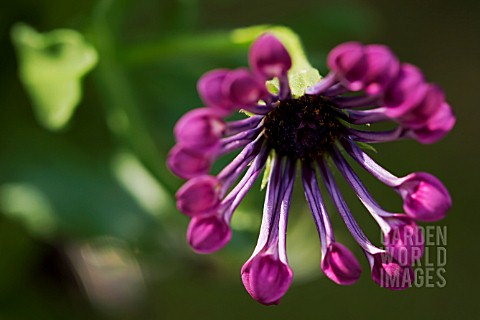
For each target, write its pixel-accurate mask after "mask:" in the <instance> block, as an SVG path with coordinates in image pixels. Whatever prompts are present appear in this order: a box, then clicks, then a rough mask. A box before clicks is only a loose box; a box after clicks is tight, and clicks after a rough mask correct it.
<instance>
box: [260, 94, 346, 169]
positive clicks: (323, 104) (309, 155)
mask: <svg viewBox="0 0 480 320" xmlns="http://www.w3.org/2000/svg"><path fill="white" fill-rule="evenodd" d="M334 106H335V105H334V104H333V103H332V102H330V101H327V100H325V99H323V98H322V97H319V96H310V95H304V96H302V97H301V98H298V99H288V100H283V101H281V102H280V105H279V106H277V107H276V108H275V109H274V110H272V111H271V112H270V113H268V114H267V115H266V117H265V136H266V138H267V141H268V144H269V145H270V146H271V147H272V148H273V149H275V151H276V152H277V153H278V154H279V155H284V156H288V157H290V158H293V159H302V160H314V159H317V158H318V157H320V156H321V155H322V154H324V153H325V152H326V151H328V149H329V148H330V147H331V145H332V144H333V143H334V142H335V140H337V138H338V137H339V135H340V134H341V131H342V127H343V126H342V124H341V123H340V122H339V121H338V119H337V118H336V117H335V114H334V111H333V109H332V108H333V107H334Z"/></svg>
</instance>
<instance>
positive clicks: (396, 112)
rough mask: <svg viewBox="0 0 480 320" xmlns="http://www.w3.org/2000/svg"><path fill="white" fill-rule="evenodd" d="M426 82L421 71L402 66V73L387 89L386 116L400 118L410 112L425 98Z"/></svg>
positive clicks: (385, 100)
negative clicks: (424, 86)
mask: <svg viewBox="0 0 480 320" xmlns="http://www.w3.org/2000/svg"><path fill="white" fill-rule="evenodd" d="M424 81H425V79H424V76H423V74H422V72H421V71H420V69H418V68H417V67H416V66H414V65H412V64H409V63H404V64H402V65H401V66H400V72H399V73H398V75H397V77H396V78H395V79H394V80H393V81H392V82H391V83H390V85H389V86H388V87H387V89H386V91H385V94H384V97H383V101H384V107H386V108H387V111H386V114H387V115H388V116H389V117H391V118H398V117H400V116H402V115H403V114H405V113H407V112H408V111H410V110H411V109H412V107H414V106H415V105H416V104H417V103H418V101H419V100H420V99H421V98H422V96H423V90H422V84H423V83H424Z"/></svg>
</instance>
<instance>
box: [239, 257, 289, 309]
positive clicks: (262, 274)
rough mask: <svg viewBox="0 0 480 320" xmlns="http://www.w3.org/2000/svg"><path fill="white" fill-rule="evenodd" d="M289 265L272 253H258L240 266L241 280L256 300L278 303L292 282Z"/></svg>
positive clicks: (265, 302)
mask: <svg viewBox="0 0 480 320" xmlns="http://www.w3.org/2000/svg"><path fill="white" fill-rule="evenodd" d="M292 278H293V272H292V270H291V269H290V267H289V266H288V265H287V264H285V263H283V262H282V261H280V260H279V259H278V257H275V256H274V255H272V254H265V253H259V254H258V255H256V256H255V257H253V258H252V259H251V260H249V261H248V262H247V263H245V265H244V266H243V267H242V282H243V285H244V286H245V289H247V291H248V293H249V294H250V295H251V296H252V298H254V299H255V300H257V301H258V302H260V303H262V304H265V305H269V304H278V303H279V302H280V299H281V298H282V297H283V295H284V294H285V293H286V292H287V290H288V288H289V287H290V284H291V283H292Z"/></svg>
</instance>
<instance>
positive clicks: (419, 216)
mask: <svg viewBox="0 0 480 320" xmlns="http://www.w3.org/2000/svg"><path fill="white" fill-rule="evenodd" d="M397 190H398V191H399V193H400V195H401V196H402V198H403V201H404V202H403V209H404V210H405V213H406V214H407V215H409V216H410V217H411V218H413V219H415V220H420V221H438V220H441V219H443V218H445V216H446V214H447V211H448V209H450V207H451V206H452V198H451V197H450V194H449V193H448V190H447V188H445V187H444V185H443V184H442V183H441V182H440V180H438V179H437V178H436V177H434V176H432V175H431V174H428V173H425V172H416V173H412V174H410V175H408V176H407V177H405V180H404V181H403V182H402V184H401V185H400V186H398V187H397Z"/></svg>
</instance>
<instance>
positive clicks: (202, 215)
mask: <svg viewBox="0 0 480 320" xmlns="http://www.w3.org/2000/svg"><path fill="white" fill-rule="evenodd" d="M327 62H328V67H329V68H330V73H329V74H328V75H327V76H325V77H324V78H322V79H321V80H320V81H319V82H318V83H316V84H315V85H313V86H311V87H309V88H308V89H307V90H306V92H305V93H304V95H302V96H292V91H291V88H290V86H289V78H288V71H289V69H290V68H291V67H292V59H291V57H290V55H289V53H288V51H287V50H286V48H285V47H284V46H283V45H282V43H281V42H280V41H279V40H278V39H277V38H276V37H275V36H273V35H272V34H268V33H267V34H263V35H262V36H260V37H259V38H258V39H257V40H256V41H255V42H254V43H253V45H252V46H251V48H250V53H249V64H250V70H248V69H244V68H240V69H236V70H227V69H218V70H214V71H211V72H208V73H206V74H205V75H204V76H202V77H201V79H200V80H199V82H198V91H199V94H200V96H201V98H202V100H203V102H204V103H205V105H206V107H205V108H200V109H195V110H192V111H190V112H188V113H187V114H185V115H184V116H183V117H182V118H181V119H180V120H179V121H178V123H177V124H176V126H175V137H176V140H177V144H176V146H174V147H173V149H172V150H171V152H170V154H169V157H168V166H169V167H170V169H171V170H172V172H174V173H175V174H176V175H177V176H179V177H181V178H184V179H188V181H187V182H186V183H185V184H184V185H183V186H182V187H181V188H180V190H178V192H177V195H176V197H177V205H178V208H179V210H180V211H181V212H183V213H184V214H186V215H187V216H189V217H190V218H191V221H190V225H189V228H188V233H187V239H188V243H189V244H190V246H191V247H192V248H193V249H194V250H195V251H196V252H199V253H211V252H214V251H216V250H219V249H220V248H222V247H223V246H225V245H226V244H227V242H228V241H229V240H230V238H231V228H230V221H231V218H232V215H233V213H234V211H235V209H236V208H237V207H238V205H239V204H240V202H241V201H242V199H243V198H244V197H245V195H246V194H247V192H248V191H249V190H250V189H251V188H252V186H253V184H254V182H255V181H256V180H257V178H258V177H259V176H260V174H261V173H262V171H263V170H264V168H265V167H266V163H267V162H268V161H270V163H269V165H268V168H269V171H268V183H267V188H266V197H265V204H264V209H263V219H262V225H261V227H260V236H259V239H258V242H257V246H256V247H255V249H254V251H253V254H252V256H251V257H250V259H248V261H247V262H246V263H245V265H244V266H243V268H242V270H241V276H242V281H243V284H244V285H245V288H246V289H247V291H248V293H249V294H250V295H251V296H252V297H253V298H254V299H256V300H257V301H259V302H261V303H263V304H276V303H278V302H279V300H280V299H281V298H282V296H283V295H284V294H285V292H286V291H287V290H288V288H289V286H290V284H291V282H292V277H293V272H292V270H291V268H290V267H289V265H288V259H287V252H286V230H287V220H288V211H289V206H290V200H291V196H292V189H293V184H294V181H295V176H296V174H297V167H298V166H300V168H301V170H300V172H301V177H302V181H303V187H304V190H305V196H306V199H307V202H308V204H309V206H310V209H311V211H312V214H313V219H314V221H315V224H316V227H317V230H318V234H319V237H320V242H321V269H322V270H323V272H324V273H325V275H326V276H327V277H329V278H330V279H331V280H332V281H334V282H336V283H338V284H340V285H350V284H352V283H354V282H356V281H357V280H358V278H359V277H360V274H361V267H360V264H359V263H358V261H357V259H356V258H355V256H354V255H353V253H352V252H351V251H350V250H349V249H348V248H347V247H345V246H344V245H342V244H341V243H339V242H337V241H336V240H335V237H334V232H333V229H332V225H331V223H330V219H329V215H328V213H327V210H326V207H325V204H324V201H323V197H322V194H321V192H320V188H319V181H318V177H321V180H323V183H324V184H325V186H326V189H327V191H328V194H329V195H330V197H331V199H332V201H333V203H334V204H335V206H336V208H337V211H338V213H339V214H340V216H341V217H342V219H343V220H344V222H345V224H346V226H347V228H348V229H349V231H350V232H351V234H352V236H353V238H354V239H355V240H356V242H357V243H358V244H359V245H360V247H361V248H362V250H363V252H364V253H365V255H366V257H367V260H368V263H369V265H370V269H371V275H372V278H373V280H374V281H375V282H376V283H378V284H379V285H380V286H383V287H388V288H389V289H393V290H397V289H405V288H408V287H409V286H411V284H412V282H413V281H414V279H413V278H414V274H413V270H412V264H413V263H414V262H415V261H416V260H418V259H419V258H420V257H421V256H422V254H423V237H422V233H421V230H420V228H419V227H418V225H417V224H416V221H436V220H439V219H442V218H443V217H445V215H446V212H447V210H448V209H449V208H450V206H451V198H450V196H449V194H448V191H447V189H446V188H445V187H444V186H443V185H442V183H441V182H440V181H439V180H438V179H437V178H435V177H434V176H432V175H430V174H428V173H423V172H417V173H412V174H409V175H407V176H405V177H397V176H395V175H393V174H391V173H390V172H388V171H387V170H385V169H384V168H382V167H381V166H380V165H378V164H377V163H376V162H374V160H372V159H371V158H370V157H369V156H368V155H367V154H366V153H365V152H364V151H363V150H362V149H361V148H360V147H359V144H358V143H359V142H363V143H378V142H387V141H394V140H398V139H403V138H412V139H415V140H417V141H419V142H421V143H433V142H436V141H437V140H439V139H441V138H442V137H443V136H444V135H445V134H446V133H448V132H449V131H450V130H451V129H452V127H453V125H454V123H455V117H454V115H453V114H452V111H451V109H450V106H449V105H448V103H447V102H446V101H445V97H444V94H443V92H442V90H441V89H440V88H439V87H438V86H437V85H434V84H431V83H427V82H426V81H425V78H424V76H423V74H422V72H421V71H420V70H419V69H418V68H417V67H415V66H413V65H411V64H408V63H401V62H400V61H399V60H398V59H397V57H396V56H395V55H394V54H393V53H392V52H391V51H390V49H389V48H387V47H386V46H383V45H376V44H373V45H363V44H361V43H357V42H350V43H344V44H341V45H339V46H337V47H336V48H334V49H333V50H332V51H331V52H330V54H329V55H328V61H327ZM274 78H275V79H277V80H278V82H277V83H278V92H276V93H272V91H269V90H268V89H267V88H266V85H265V84H266V81H268V80H272V79H274ZM240 109H243V110H246V111H248V113H249V114H250V115H251V116H250V117H248V118H246V119H243V120H236V121H230V122H228V121H226V120H225V118H227V117H228V116H230V115H231V114H232V113H234V112H236V111H238V110H240ZM384 121H390V122H393V123H394V124H395V128H394V129H392V130H389V131H372V130H361V129H359V126H358V125H362V124H372V123H376V122H384ZM365 128H370V127H367V126H365ZM240 149H241V152H240V153H239V154H238V155H237V156H236V158H235V159H234V160H233V161H231V162H230V163H229V164H228V165H227V166H226V167H225V168H224V169H223V170H221V172H220V173H218V174H217V175H211V174H209V172H210V168H211V165H212V163H213V162H214V161H215V160H216V159H218V158H219V157H221V156H223V155H225V154H227V153H230V152H234V151H236V150H240ZM347 154H348V156H349V157H351V158H353V159H354V160H355V161H356V162H358V163H359V164H360V165H361V166H362V167H363V168H364V169H365V170H367V171H368V172H370V173H371V174H372V175H373V176H375V177H376V178H377V179H378V180H380V181H381V182H383V183H384V184H386V185H387V186H389V187H391V188H392V189H393V190H394V191H396V192H397V193H398V194H399V195H400V196H401V197H402V199H403V211H404V212H403V213H392V212H388V211H386V210H384V209H383V208H382V207H380V205H379V204H378V203H377V202H376V201H375V199H374V198H373V196H372V195H371V194H370V193H369V192H368V190H367V189H366V187H365V186H364V185H363V183H362V182H361V181H360V179H359V178H358V176H357V175H356V174H355V172H354V171H353V170H352V168H351V167H350V165H349V164H348V162H347V161H346V159H345V156H346V155H347ZM269 155H270V156H271V157H270V158H269ZM269 159H270V160H269ZM332 166H336V167H337V168H338V170H339V171H340V173H341V175H342V176H343V177H344V178H345V179H346V181H347V182H348V183H349V184H350V186H351V187H352V189H353V190H354V191H355V193H356V194H357V196H358V198H359V199H360V201H361V202H362V203H363V204H364V205H365V207H366V208H367V210H368V211H369V212H370V214H371V215H372V217H373V218H374V219H375V221H376V222H377V223H378V225H379V227H380V228H381V230H382V232H383V234H384V245H385V247H384V248H380V247H377V246H375V245H374V244H372V243H371V242H370V241H369V240H368V239H367V237H366V236H365V234H364V233H363V231H362V229H361V228H360V227H359V225H358V224H357V222H356V221H355V219H354V217H353V216H352V214H351V212H350V210H349V208H348V206H347V204H346V203H345V201H344V199H343V197H342V195H341V192H340V190H339V188H338V186H337V183H336V182H335V179H334V177H333V174H332V170H331V167H332ZM244 172H245V173H244ZM242 175H243V176H242ZM237 180H238V182H237Z"/></svg>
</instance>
